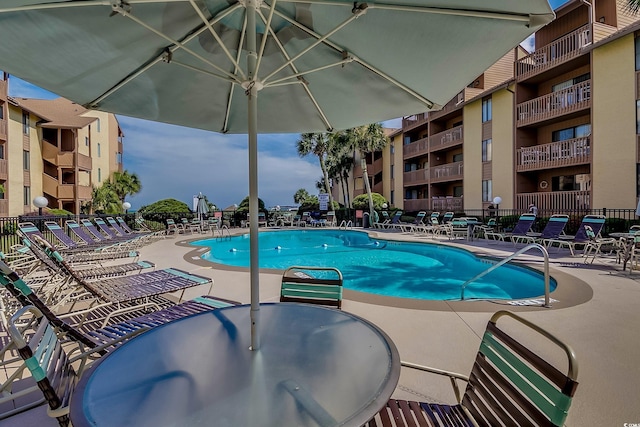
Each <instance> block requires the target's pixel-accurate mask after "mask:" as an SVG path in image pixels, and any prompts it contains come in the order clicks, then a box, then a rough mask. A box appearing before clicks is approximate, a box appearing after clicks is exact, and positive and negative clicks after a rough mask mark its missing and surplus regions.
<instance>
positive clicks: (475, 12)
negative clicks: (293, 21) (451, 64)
mask: <svg viewBox="0 0 640 427" xmlns="http://www.w3.org/2000/svg"><path fill="white" fill-rule="evenodd" d="M280 2H281V3H309V1H308V0H280ZM313 3H314V4H321V5H325V6H339V7H352V5H351V4H350V3H344V2H338V1H331V0H324V1H322V0H321V1H314V2H313ZM367 8H368V9H382V10H397V11H405V12H420V13H432V14H438V15H456V16H468V17H472V18H487V19H502V20H506V21H520V22H525V23H527V24H529V22H530V21H531V15H530V14H528V13H505V12H491V11H487V10H480V9H448V8H444V7H421V6H404V5H395V4H385V3H367Z"/></svg>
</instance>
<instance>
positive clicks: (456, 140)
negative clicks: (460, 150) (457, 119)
mask: <svg viewBox="0 0 640 427" xmlns="http://www.w3.org/2000/svg"><path fill="white" fill-rule="evenodd" d="M463 141H464V134H463V125H460V126H456V127H454V128H451V129H447V130H445V131H444V132H440V133H436V134H434V135H431V136H430V137H429V150H430V151H435V150H440V149H443V148H448V147H451V146H454V145H458V144H462V142H463Z"/></svg>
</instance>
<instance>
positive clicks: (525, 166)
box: [516, 136, 591, 172]
mask: <svg viewBox="0 0 640 427" xmlns="http://www.w3.org/2000/svg"><path fill="white" fill-rule="evenodd" d="M590 139H591V138H590V137H588V136H587V137H584V138H574V139H568V140H566V141H559V142H552V143H550V144H542V145H534V146H532V147H524V148H520V149H519V150H517V151H516V171H517V172H524V171H530V170H536V169H550V168H560V167H565V166H574V165H582V164H585V163H590V162H591V141H590Z"/></svg>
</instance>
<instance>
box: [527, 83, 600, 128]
mask: <svg viewBox="0 0 640 427" xmlns="http://www.w3.org/2000/svg"><path fill="white" fill-rule="evenodd" d="M590 106H591V80H586V81H584V82H580V83H578V84H575V85H573V86H571V87H568V88H566V89H562V90H558V91H556V92H552V93H550V94H548V95H544V96H541V97H539V98H535V99H532V100H530V101H526V102H523V103H522V104H518V107H517V108H518V109H517V117H518V122H517V125H518V126H525V125H530V124H532V123H536V122H541V121H543V120H549V119H553V118H556V117H559V116H563V115H565V114H569V113H573V112H576V111H580V110H584V109H585V108H589V107H590Z"/></svg>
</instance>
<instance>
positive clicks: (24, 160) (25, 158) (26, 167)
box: [22, 150, 31, 171]
mask: <svg viewBox="0 0 640 427" xmlns="http://www.w3.org/2000/svg"><path fill="white" fill-rule="evenodd" d="M30 164H31V162H30V161H29V152H28V151H27V150H22V168H23V169H24V170H26V171H28V170H29V169H30V168H29V166H30Z"/></svg>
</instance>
